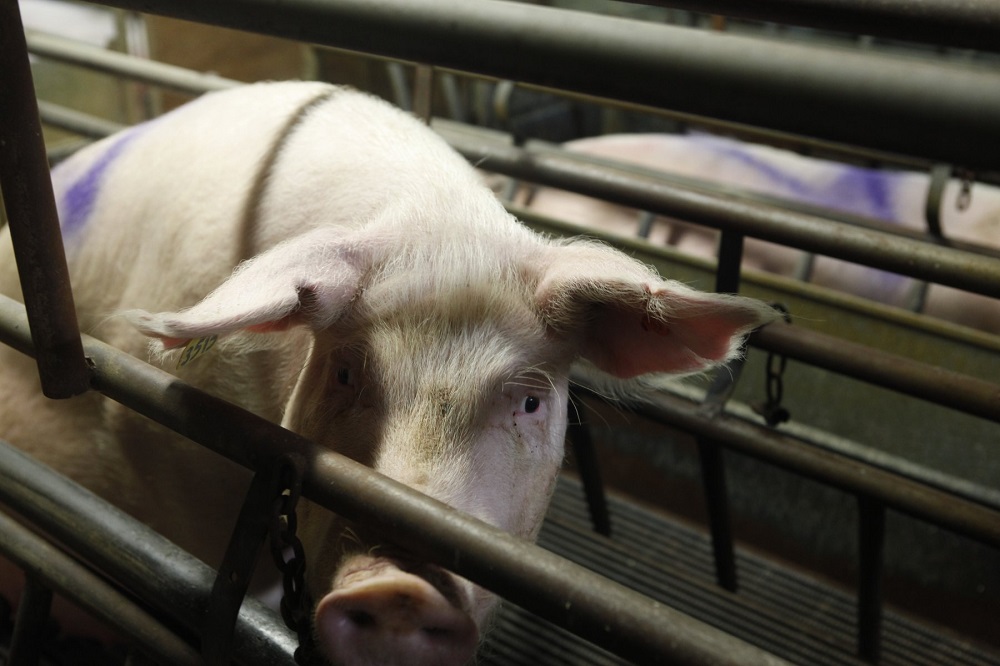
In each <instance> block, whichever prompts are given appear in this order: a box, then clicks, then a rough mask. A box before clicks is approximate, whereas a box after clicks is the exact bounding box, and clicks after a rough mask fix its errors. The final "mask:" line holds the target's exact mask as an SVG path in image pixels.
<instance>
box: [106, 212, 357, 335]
mask: <svg viewBox="0 0 1000 666" xmlns="http://www.w3.org/2000/svg"><path fill="white" fill-rule="evenodd" d="M366 254H367V252H366V248H365V247H364V244H363V243H359V242H357V241H356V240H354V239H351V238H350V237H345V235H344V233H343V232H342V231H341V232H339V233H337V232H332V231H331V230H328V229H321V230H316V231H313V232H310V233H307V234H303V235H302V236H298V237H296V238H293V239H291V240H288V241H285V242H284V243H281V244H280V245H277V246H275V247H274V248H272V249H271V250H269V251H267V252H264V253H262V254H260V255H258V256H256V257H254V258H253V259H251V260H249V261H246V262H244V263H242V264H240V265H239V266H238V267H237V268H236V270H235V271H234V272H233V274H232V276H231V277H230V278H229V279H228V280H226V281H225V282H224V283H222V285H220V286H219V287H218V288H217V289H216V290H215V291H213V292H212V293H210V294H209V295H208V296H206V297H205V298H204V299H203V300H202V301H201V302H199V303H198V304H196V305H194V306H192V307H190V308H188V309H186V310H181V311H180V312H160V313H156V314H152V313H149V312H146V311H144V310H131V311H128V312H124V313H122V314H123V316H124V317H125V318H126V319H128V320H129V321H130V322H131V323H132V325H133V326H135V327H136V328H137V329H139V331H141V332H142V333H144V334H146V335H148V336H151V337H156V338H159V339H160V340H161V341H162V342H163V346H164V348H165V349H171V348H174V347H179V346H181V345H183V344H185V343H186V342H187V341H188V340H191V339H194V338H202V337H207V336H211V335H219V336H221V335H226V334H228V333H235V332H237V331H253V332H269V331H280V330H284V329H287V328H289V327H290V326H295V325H306V326H309V327H311V328H313V329H315V330H320V329H323V328H326V327H327V326H329V325H330V324H332V323H333V322H335V321H337V319H339V318H340V316H341V315H342V314H343V313H344V311H345V310H346V309H347V307H348V305H349V304H350V302H351V299H353V298H354V296H355V294H356V293H357V290H358V284H359V280H360V278H361V275H362V273H363V271H364V265H367V262H366V261H365V260H364V256H366Z"/></svg>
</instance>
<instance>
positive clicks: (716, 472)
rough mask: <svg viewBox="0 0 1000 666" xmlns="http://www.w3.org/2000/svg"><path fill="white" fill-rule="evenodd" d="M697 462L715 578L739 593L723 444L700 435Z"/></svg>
mask: <svg viewBox="0 0 1000 666" xmlns="http://www.w3.org/2000/svg"><path fill="white" fill-rule="evenodd" d="M698 461H699V462H700V467H701V486H702V489H703V490H704V491H705V509H706V511H707V512H708V526H709V531H710V533H711V536H712V560H713V562H714V563H715V580H716V582H718V584H719V586H720V587H721V588H723V589H724V590H729V591H730V592H736V590H737V587H738V580H737V574H736V551H735V547H734V545H733V528H732V521H731V520H730V517H729V492H728V489H727V487H726V467H725V459H724V458H723V452H722V447H721V446H719V444H718V443H716V442H714V441H712V440H708V439H704V438H699V439H698Z"/></svg>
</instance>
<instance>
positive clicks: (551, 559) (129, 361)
mask: <svg viewBox="0 0 1000 666" xmlns="http://www.w3.org/2000/svg"><path fill="white" fill-rule="evenodd" d="M23 317H24V315H23V310H22V308H20V307H19V306H18V304H17V303H15V302H13V301H11V300H10V299H6V298H0V341H3V342H6V343H7V344H10V345H11V346H13V347H15V348H16V349H19V350H21V351H24V352H26V353H30V349H31V343H30V339H28V338H27V337H26V336H25V335H24V329H23V325H24V321H23ZM85 349H86V351H87V355H88V357H90V358H91V359H92V360H93V363H94V373H93V377H94V379H93V382H94V387H95V388H96V389H97V390H99V391H101V392H102V393H104V394H105V395H107V396H108V397H110V398H112V399H114V400H116V401H118V402H120V403H122V404H123V405H125V406H126V407H129V408H131V409H133V410H135V411H137V412H139V413H140V414H143V415H145V416H147V417H149V418H151V419H153V420H155V421H157V422H159V423H162V424H163V425H165V426H167V427H169V428H171V429H173V430H175V431H177V432H179V433H181V434H183V435H186V436H187V437H189V438H191V439H193V440H194V441H196V442H198V443H200V444H202V445H204V446H206V447H208V448H210V449H212V450H213V451H216V452H218V453H220V454H222V455H224V456H226V457H227V458H229V459H231V460H233V461H235V462H237V463H239V464H241V465H243V466H245V467H249V468H251V469H256V468H257V467H258V466H259V465H260V464H262V463H263V462H265V461H267V460H269V459H272V457H273V456H275V455H278V454H282V453H294V454H299V455H302V456H303V457H304V458H305V459H306V461H307V471H306V474H305V477H304V479H303V494H304V495H305V496H306V497H308V498H309V499H312V500H313V501H315V502H317V503H318V504H320V505H322V506H325V507H326V508H328V509H331V510H333V511H336V512H337V513H338V514H340V515H342V516H344V517H345V518H347V519H349V520H353V521H355V522H361V523H364V524H366V525H371V526H372V529H373V530H377V531H378V532H379V533H380V534H381V536H383V537H384V538H386V539H387V540H390V541H393V542H399V543H404V544H405V545H406V547H407V549H408V551H409V552H411V553H413V555H414V556H416V557H418V558H421V559H423V560H426V561H428V562H433V563H435V564H439V565H441V566H444V567H446V568H448V569H450V570H452V571H455V572H456V573H457V574H459V575H461V576H464V577H466V578H468V579H470V580H472V581H474V582H476V583H478V584H480V585H482V586H484V587H486V588H487V589H491V590H494V591H497V592H498V593H501V594H502V595H503V596H504V598H506V599H509V600H511V601H512V602H513V603H516V604H517V605H519V606H521V607H522V608H525V609H527V610H530V611H532V612H534V613H537V614H538V615H541V616H543V617H545V618H547V619H549V620H550V621H552V622H554V623H555V624H557V625H559V626H562V627H564V628H566V629H568V630H569V631H571V632H573V633H575V634H577V635H579V636H581V637H583V638H585V639H586V640H588V641H591V642H593V643H595V644H597V645H600V646H601V647H604V648H605V649H608V650H610V651H612V652H614V653H616V654H618V655H620V656H623V657H625V658H626V659H630V660H632V661H635V662H636V663H639V664H654V663H665V662H677V663H686V664H733V665H734V666H735V665H738V664H739V665H742V664H783V663H785V662H783V661H782V660H780V659H778V658H777V657H774V656H773V655H770V654H768V653H766V652H764V651H762V650H760V649H758V648H755V647H753V646H751V645H749V644H747V643H744V642H742V641H740V640H739V639H736V638H734V637H732V636H729V635H728V634H725V633H724V632H722V631H720V630H718V629H715V628H713V627H710V626H708V625H706V624H704V623H702V622H699V621H697V620H694V619H692V618H690V617H689V616H687V615H684V614H682V613H679V612H677V611H675V610H673V609H670V608H667V607H665V606H663V605H662V604H659V603H657V602H655V601H653V600H651V599H649V598H647V597H645V596H643V595H641V594H639V593H637V592H634V591H632V590H629V589H628V588H625V587H623V586H621V585H619V584H617V583H614V582H612V581H609V580H607V579H605V578H603V577H601V576H599V575H597V574H594V573H592V572H590V571H588V570H586V569H584V568H583V567H580V566H578V565H575V564H572V563H569V562H567V561H566V560H564V559H562V558H560V557H558V556H556V555H553V554H552V553H549V552H548V551H545V550H542V549H541V548H538V547H537V546H534V545H532V544H529V543H527V542H525V541H523V540H521V539H518V538H516V537H514V536H512V535H510V534H508V533H506V532H504V531H502V530H498V529H496V528H494V527H492V526H490V525H487V524H485V523H483V522H481V521H478V520H475V519H473V518H471V517H468V516H465V515H463V514H460V513H458V512H456V511H455V510H454V509H452V508H450V507H448V506H446V505H444V504H442V503H440V502H437V501H435V500H433V499H431V498H428V497H426V496H424V495H422V494H420V493H418V492H416V491H414V490H413V489H411V488H408V487H406V486H404V485H402V484H399V483H397V482H395V481H393V480H392V479H388V478H386V477H383V476H381V475H379V474H376V473H375V472H373V471H372V470H371V469H369V468H368V467H365V466H364V465H361V464H359V463H357V462H355V461H353V460H350V459H348V458H345V457H343V456H341V455H338V454H336V453H333V452H332V451H329V450H325V449H322V448H320V447H317V446H316V445H314V444H312V443H310V442H308V441H307V440H304V439H302V438H301V437H299V436H297V435H295V434H293V433H291V432H289V431H287V430H284V429H283V428H281V427H280V426H277V425H275V424H273V423H270V422H268V421H265V420H264V419H261V418H259V417H257V416H255V415H253V414H251V413H249V412H247V411H245V410H242V409H240V408H238V407H236V406H234V405H231V404H229V403H226V402H224V401H222V400H219V399H217V398H214V397H212V396H209V395H207V394H205V393H203V392H201V391H198V390H196V389H194V388H193V387H190V386H187V385H185V384H184V383H183V382H180V381H179V380H178V379H177V378H176V377H174V376H172V375H170V374H168V373H166V372H164V371H162V370H160V369H158V368H154V367H152V366H150V365H148V364H146V363H144V362H142V361H140V360H138V359H136V358H134V357H132V356H129V355H127V354H124V353H122V352H120V351H118V350H116V349H114V348H112V347H110V346H108V345H106V344H103V343H101V342H99V341H97V340H94V339H91V338H89V337H87V338H85ZM206 413H210V414H212V415H213V418H211V419H206V418H204V415H205V414H206ZM24 483H27V480H25V481H24ZM32 501H35V502H36V503H37V504H38V505H39V507H38V511H42V512H44V509H43V508H41V507H44V506H49V504H48V502H47V500H45V499H44V497H36V498H34V500H32ZM32 510H33V511H34V510H35V509H32ZM53 510H54V509H53ZM90 511H96V510H95V509H90V510H89V511H88V513H89V512H90ZM33 517H35V516H34V515H33ZM38 517H39V518H40V517H41V516H40V514H39V516H38ZM99 518H101V519H104V516H99ZM76 520H82V517H80V516H78V517H77V518H76ZM72 525H73V526H72V529H71V530H70V531H69V532H67V533H66V534H60V535H59V538H61V539H67V538H72V534H71V533H70V532H72V531H76V530H77V529H78V528H79V525H78V524H77V523H75V522H73V523H72ZM375 526H378V527H375ZM123 536H124V535H123ZM118 547H119V548H121V547H125V545H124V544H123V545H120V546H118ZM204 575H205V576H209V581H208V582H206V583H205V585H204V587H205V588H207V587H209V586H210V585H211V582H210V581H211V575H210V574H209V573H205V574H204ZM148 576H149V579H150V580H153V581H155V580H157V576H156V574H155V572H151V573H149V574H148ZM541 581H544V582H541ZM133 584H135V585H138V586H139V589H143V590H147V591H148V590H149V588H148V584H149V581H145V582H143V581H141V580H136V581H133V582H130V583H129V585H130V586H131V585H133ZM187 594H188V595H189V596H188V597H186V598H185V600H183V601H182V602H179V603H181V604H182V605H186V606H189V607H191V609H194V608H198V607H200V605H199V604H200V603H202V602H201V601H200V599H201V597H200V596H199V595H198V594H196V593H195V591H194V590H190V591H188V593H187ZM192 604H194V606H193V607H192ZM189 612H190V610H189ZM238 637H239V636H238Z"/></svg>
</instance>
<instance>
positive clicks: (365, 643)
mask: <svg viewBox="0 0 1000 666" xmlns="http://www.w3.org/2000/svg"><path fill="white" fill-rule="evenodd" d="M477 596H479V595H477V594H476V593H475V591H474V590H473V586H472V585H471V584H470V583H468V582H467V581H464V580H462V579H460V578H457V577H455V576H453V575H452V574H450V573H448V572H446V571H444V570H442V569H440V568H438V567H434V566H431V565H427V564H416V563H412V562H408V561H405V560H396V559H392V558H388V557H373V556H370V555H355V556H352V557H350V558H349V559H347V560H346V561H344V562H343V564H342V565H341V566H340V568H339V570H338V572H337V574H336V577H335V579H334V583H333V588H332V591H331V592H329V593H328V594H327V595H326V596H324V597H323V598H322V599H321V600H320V602H319V604H318V605H317V607H316V616H315V631H316V639H317V646H318V648H319V650H320V651H321V652H322V653H323V654H324V655H325V656H326V658H327V659H329V660H330V661H331V662H332V663H333V664H336V665H337V666H394V665H397V664H398V665H400V666H402V665H404V664H405V665H407V666H464V665H465V664H467V663H469V662H470V661H471V660H472V657H473V656H474V654H475V652H476V647H477V646H478V643H479V630H478V628H477V623H476V620H474V619H473V617H472V615H470V610H471V607H472V606H474V605H475V606H481V603H480V604H476V603H475V602H474V597H477ZM472 613H474V614H476V615H478V614H480V613H482V614H484V615H485V614H488V610H472ZM477 619H481V618H477Z"/></svg>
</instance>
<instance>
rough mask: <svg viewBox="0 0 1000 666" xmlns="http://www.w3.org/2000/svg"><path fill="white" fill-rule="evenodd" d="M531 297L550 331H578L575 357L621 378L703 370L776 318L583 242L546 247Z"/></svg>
mask: <svg viewBox="0 0 1000 666" xmlns="http://www.w3.org/2000/svg"><path fill="white" fill-rule="evenodd" d="M536 299H537V302H538V304H539V307H540V308H541V310H542V313H543V317H545V319H546V321H547V323H548V324H549V326H550V327H551V328H552V329H553V330H555V331H556V332H557V334H561V335H565V336H567V337H576V336H578V340H579V344H580V356H582V357H583V358H585V359H586V360H588V361H590V362H591V363H593V364H594V365H595V366H596V367H597V368H598V369H599V370H602V371H604V372H606V373H608V374H610V375H613V376H615V377H619V378H622V379H627V378H631V377H635V376H637V375H642V374H646V373H651V372H666V373H674V374H688V373H696V372H702V371H705V370H708V369H710V368H712V367H714V366H716V365H719V364H721V363H725V362H726V361H728V360H729V359H730V358H732V357H733V356H736V355H737V354H738V353H739V349H740V345H741V343H742V340H743V338H744V336H745V335H747V334H748V333H749V332H750V331H752V330H753V329H754V328H757V327H758V326H761V325H763V324H766V323H768V322H770V321H773V320H774V319H775V317H776V313H775V311H774V310H773V309H772V308H770V307H769V306H767V305H766V304H764V303H761V302H759V301H755V300H752V299H748V298H741V297H738V296H727V295H720V294H708V293H703V292H699V291H695V290H693V289H689V288H687V287H685V286H683V285H681V284H680V283H677V282H673V281H664V280H662V279H661V278H660V277H659V276H658V275H657V274H656V273H655V272H654V271H652V270H651V269H648V268H647V267H646V266H643V265H642V264H640V263H639V262H637V261H634V260H632V259H630V258H628V257H627V256H625V255H624V254H622V253H620V252H618V251H615V250H612V249H610V248H608V247H605V246H601V245H593V244H590V243H582V244H573V245H567V246H563V247H557V248H552V254H551V255H550V256H549V258H548V266H547V267H546V269H545V270H544V274H543V276H542V279H541V281H540V282H539V285H538V288H537V291H536Z"/></svg>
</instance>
